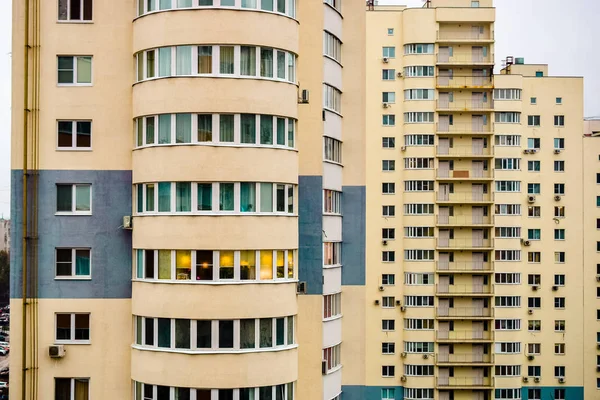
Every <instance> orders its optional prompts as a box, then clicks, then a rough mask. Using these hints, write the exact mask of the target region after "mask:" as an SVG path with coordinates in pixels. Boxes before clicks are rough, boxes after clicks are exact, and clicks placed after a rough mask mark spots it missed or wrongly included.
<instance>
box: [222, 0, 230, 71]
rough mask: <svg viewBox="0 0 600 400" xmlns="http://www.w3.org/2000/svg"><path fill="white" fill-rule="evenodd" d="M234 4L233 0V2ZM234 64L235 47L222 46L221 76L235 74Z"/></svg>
mask: <svg viewBox="0 0 600 400" xmlns="http://www.w3.org/2000/svg"><path fill="white" fill-rule="evenodd" d="M231 2H232V3H233V0H231ZM221 5H225V4H223V0H221ZM231 5H232V6H233V4H231ZM233 63H234V52H233V46H221V49H220V62H219V64H220V71H221V74H233V72H234V69H233Z"/></svg>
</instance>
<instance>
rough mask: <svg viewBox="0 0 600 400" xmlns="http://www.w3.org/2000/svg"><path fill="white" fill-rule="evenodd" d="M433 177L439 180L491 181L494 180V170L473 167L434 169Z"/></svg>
mask: <svg viewBox="0 0 600 400" xmlns="http://www.w3.org/2000/svg"><path fill="white" fill-rule="evenodd" d="M435 177H436V179H438V180H441V181H491V180H494V172H493V171H490V170H487V171H486V170H473V169H453V170H448V169H445V170H441V169H439V168H437V169H436V173H435Z"/></svg>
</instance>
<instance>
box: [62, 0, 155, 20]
mask: <svg viewBox="0 0 600 400" xmlns="http://www.w3.org/2000/svg"><path fill="white" fill-rule="evenodd" d="M140 3H142V5H143V4H144V2H140ZM67 8H68V2H67V0H59V2H58V20H59V21H66V20H67V17H68V15H67Z"/></svg>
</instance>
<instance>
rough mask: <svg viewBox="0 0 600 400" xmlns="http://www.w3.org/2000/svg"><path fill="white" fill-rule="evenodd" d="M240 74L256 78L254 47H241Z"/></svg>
mask: <svg viewBox="0 0 600 400" xmlns="http://www.w3.org/2000/svg"><path fill="white" fill-rule="evenodd" d="M240 55H241V61H240V73H241V74H242V75H245V76H256V47H253V46H241V49H240Z"/></svg>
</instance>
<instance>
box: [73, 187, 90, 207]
mask: <svg viewBox="0 0 600 400" xmlns="http://www.w3.org/2000/svg"><path fill="white" fill-rule="evenodd" d="M91 189H92V187H91V186H90V185H77V186H75V211H90V194H91Z"/></svg>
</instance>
